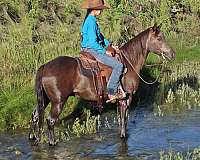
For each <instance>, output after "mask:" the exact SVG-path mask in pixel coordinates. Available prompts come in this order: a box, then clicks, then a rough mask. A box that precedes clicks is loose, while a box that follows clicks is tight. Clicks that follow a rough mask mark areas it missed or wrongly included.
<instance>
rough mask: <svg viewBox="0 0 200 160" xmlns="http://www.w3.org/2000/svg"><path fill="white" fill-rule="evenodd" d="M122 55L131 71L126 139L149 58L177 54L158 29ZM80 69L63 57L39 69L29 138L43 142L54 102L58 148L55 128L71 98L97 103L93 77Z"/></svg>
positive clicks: (123, 107) (123, 103) (122, 105)
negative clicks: (133, 103)
mask: <svg viewBox="0 0 200 160" xmlns="http://www.w3.org/2000/svg"><path fill="white" fill-rule="evenodd" d="M119 51H120V54H121V61H122V63H123V64H124V65H125V66H126V68H127V73H126V74H125V75H124V76H123V78H122V80H121V83H122V86H123V88H124V90H125V91H126V92H127V93H128V97H127V99H125V100H120V101H119V111H120V136H121V137H126V136H127V133H126V127H127V116H128V107H129V106H130V104H131V101H132V96H133V94H134V93H135V92H136V91H137V89H138V85H139V80H140V78H139V76H138V74H139V73H140V70H141V68H142V66H143V64H144V62H145V60H146V58H147V56H148V54H149V53H150V52H153V53H155V54H157V55H160V56H161V57H163V58H164V59H167V60H173V59H174V58H175V52H174V51H173V50H172V48H171V47H170V46H169V45H168V44H167V42H166V40H165V37H164V35H163V33H162V32H161V31H160V27H158V26H156V25H154V26H153V27H150V28H148V29H146V30H145V31H143V32H142V33H140V34H139V35H138V36H136V37H135V38H133V39H131V40H130V41H129V42H127V43H126V44H125V45H124V46H122V47H121V48H119ZM79 67H80V66H79V65H78V62H77V59H76V58H73V57H69V56H61V57H58V58H56V59H54V60H52V61H50V62H48V63H46V64H44V65H42V66H41V67H40V68H39V69H38V71H37V75H36V84H35V90H36V93H37V106H36V108H35V110H34V111H33V114H32V123H31V130H30V134H29V138H30V139H34V140H35V143H36V144H37V143H39V141H40V137H41V128H42V125H43V119H44V111H45V108H46V107H47V105H48V104H49V102H51V111H50V113H49V117H48V119H47V126H48V136H49V144H50V145H55V138H54V125H55V123H56V122H57V121H58V118H59V115H60V113H61V111H62V109H63V106H64V103H65V102H66V101H67V99H68V97H69V96H71V95H78V96H79V97H81V98H82V99H84V100H87V101H97V93H96V90H95V86H94V84H93V81H92V77H86V76H85V75H83V74H81V72H80V68H79ZM136 72H137V73H136ZM108 75H109V74H108ZM107 78H108V77H107Z"/></svg>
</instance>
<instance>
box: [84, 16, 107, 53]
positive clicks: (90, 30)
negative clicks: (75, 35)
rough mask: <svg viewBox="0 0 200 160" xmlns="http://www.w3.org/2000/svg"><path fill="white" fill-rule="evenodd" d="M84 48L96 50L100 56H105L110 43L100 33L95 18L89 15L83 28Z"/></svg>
mask: <svg viewBox="0 0 200 160" xmlns="http://www.w3.org/2000/svg"><path fill="white" fill-rule="evenodd" d="M81 35H82V42H81V47H82V48H89V49H93V50H95V51H96V52H97V53H99V54H105V52H106V48H107V47H108V45H109V41H108V40H107V39H105V38H104V36H103V35H102V34H101V32H100V28H99V26H98V24H97V20H96V17H95V16H92V15H88V17H87V18H86V20H85V22H84V24H83V25H82V28H81Z"/></svg>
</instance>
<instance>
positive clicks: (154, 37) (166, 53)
mask: <svg viewBox="0 0 200 160" xmlns="http://www.w3.org/2000/svg"><path fill="white" fill-rule="evenodd" d="M148 50H149V51H150V52H153V53H156V54H157V55H159V56H162V58H163V59H166V60H174V59H175V55H176V54H175V52H174V51H173V49H172V48H171V47H170V46H169V44H168V43H167V42H166V40H165V37H164V34H163V33H162V32H161V31H160V26H157V25H156V24H155V25H154V26H153V27H151V28H149V41H148Z"/></svg>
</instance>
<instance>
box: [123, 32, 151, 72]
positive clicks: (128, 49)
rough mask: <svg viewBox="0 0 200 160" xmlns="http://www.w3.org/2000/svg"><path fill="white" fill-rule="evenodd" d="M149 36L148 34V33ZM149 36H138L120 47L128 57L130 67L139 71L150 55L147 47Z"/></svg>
mask: <svg viewBox="0 0 200 160" xmlns="http://www.w3.org/2000/svg"><path fill="white" fill-rule="evenodd" d="M146 36H147V35H146ZM147 38H148V37H142V36H140V37H136V39H132V40H130V41H129V42H128V43H127V44H125V45H124V46H123V47H121V48H120V50H121V51H122V54H124V56H125V57H126V58H127V59H128V61H129V62H128V63H131V64H129V65H130V67H134V69H135V70H136V71H137V72H138V73H139V72H140V70H141V68H142V66H143V65H144V62H145V60H146V58H147V55H148V53H149V52H148V49H147V45H146V44H147Z"/></svg>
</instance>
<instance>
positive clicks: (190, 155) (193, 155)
mask: <svg viewBox="0 0 200 160" xmlns="http://www.w3.org/2000/svg"><path fill="white" fill-rule="evenodd" d="M199 158H200V148H195V149H194V150H193V151H191V152H187V153H186V154H183V153H181V152H173V151H169V152H168V153H165V152H160V160H198V159H199Z"/></svg>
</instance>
